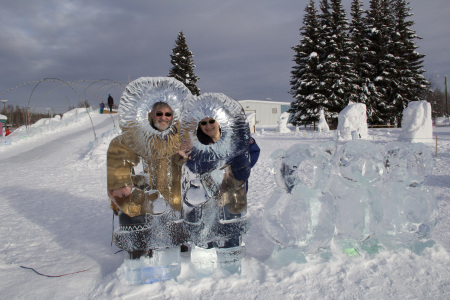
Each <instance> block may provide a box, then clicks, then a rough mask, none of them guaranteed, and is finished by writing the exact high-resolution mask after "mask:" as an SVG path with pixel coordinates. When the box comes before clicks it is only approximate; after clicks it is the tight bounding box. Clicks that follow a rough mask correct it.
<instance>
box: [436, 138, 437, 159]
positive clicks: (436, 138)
mask: <svg viewBox="0 0 450 300" xmlns="http://www.w3.org/2000/svg"><path fill="white" fill-rule="evenodd" d="M436 157H437V135H436Z"/></svg>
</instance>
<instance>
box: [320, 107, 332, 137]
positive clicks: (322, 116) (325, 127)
mask: <svg viewBox="0 0 450 300" xmlns="http://www.w3.org/2000/svg"><path fill="white" fill-rule="evenodd" d="M317 129H318V130H319V131H320V132H322V131H323V132H328V131H330V128H329V127H328V124H327V120H326V119H325V113H324V112H323V108H322V109H321V110H320V113H319V125H317Z"/></svg>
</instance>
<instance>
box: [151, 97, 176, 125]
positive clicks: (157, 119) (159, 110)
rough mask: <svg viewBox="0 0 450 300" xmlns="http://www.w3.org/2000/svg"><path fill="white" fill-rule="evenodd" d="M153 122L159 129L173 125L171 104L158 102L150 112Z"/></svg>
mask: <svg viewBox="0 0 450 300" xmlns="http://www.w3.org/2000/svg"><path fill="white" fill-rule="evenodd" d="M150 116H151V119H152V120H151V122H150V123H151V124H152V126H153V127H154V128H155V129H156V130H158V131H161V132H162V131H164V130H166V129H168V128H169V127H170V125H172V120H173V111H172V108H171V107H170V105H169V104H167V103H165V102H156V103H155V104H154V105H153V107H152V111H151V113H150Z"/></svg>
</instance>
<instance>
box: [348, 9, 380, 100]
mask: <svg viewBox="0 0 450 300" xmlns="http://www.w3.org/2000/svg"><path fill="white" fill-rule="evenodd" d="M362 6H363V4H362V0H353V1H352V5H351V11H350V15H351V16H352V20H351V23H350V26H349V35H350V39H351V41H352V46H353V51H352V55H351V60H352V62H353V68H354V71H355V73H356V75H357V78H356V80H355V83H356V84H357V85H358V86H359V95H358V99H357V100H356V102H360V103H365V104H367V103H368V102H369V99H370V97H371V95H376V94H377V92H376V89H375V87H374V84H373V82H372V81H371V80H370V78H369V74H370V70H372V69H373V66H372V65H370V64H369V63H368V62H367V60H366V59H365V58H366V55H367V51H368V44H369V40H368V39H367V37H366V33H367V32H368V29H367V27H366V24H367V23H366V19H365V17H364V10H363V9H362Z"/></svg>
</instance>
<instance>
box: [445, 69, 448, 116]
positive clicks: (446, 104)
mask: <svg viewBox="0 0 450 300" xmlns="http://www.w3.org/2000/svg"><path fill="white" fill-rule="evenodd" d="M445 111H446V112H447V118H448V102H447V76H445Z"/></svg>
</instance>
